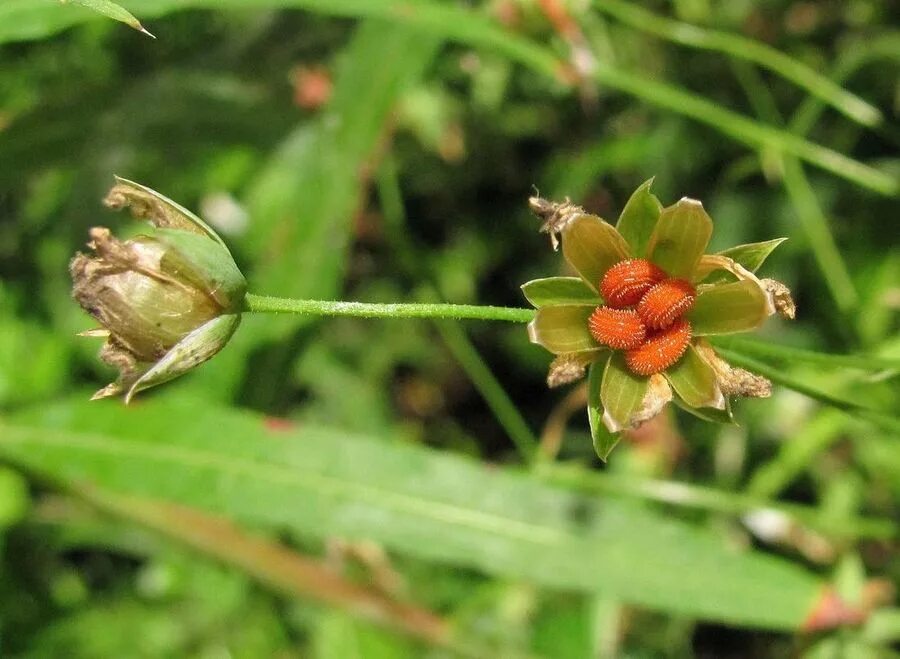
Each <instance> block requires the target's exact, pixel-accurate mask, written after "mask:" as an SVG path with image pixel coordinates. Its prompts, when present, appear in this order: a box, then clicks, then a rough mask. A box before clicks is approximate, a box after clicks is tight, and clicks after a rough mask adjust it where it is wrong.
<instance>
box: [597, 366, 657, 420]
mask: <svg viewBox="0 0 900 659" xmlns="http://www.w3.org/2000/svg"><path fill="white" fill-rule="evenodd" d="M649 384H650V380H649V378H645V377H641V376H639V375H635V374H634V373H632V372H631V371H630V370H629V369H628V367H627V366H626V365H625V358H624V357H623V356H622V353H621V352H615V353H613V354H612V356H611V357H610V358H609V362H607V364H606V370H605V371H604V373H603V382H602V383H601V385H600V400H601V402H602V403H603V423H604V424H605V425H606V427H607V429H608V430H609V431H610V432H618V431H620V430H622V429H624V428H628V427H630V426H631V425H632V420H633V418H634V416H635V414H636V413H637V411H638V410H640V409H641V404H642V403H643V402H644V395H645V394H646V393H647V389H648V388H649Z"/></svg>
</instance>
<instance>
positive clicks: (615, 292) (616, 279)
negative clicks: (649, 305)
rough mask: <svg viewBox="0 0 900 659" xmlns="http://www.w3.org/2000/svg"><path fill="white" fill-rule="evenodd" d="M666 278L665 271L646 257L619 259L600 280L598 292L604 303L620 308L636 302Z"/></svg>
mask: <svg viewBox="0 0 900 659" xmlns="http://www.w3.org/2000/svg"><path fill="white" fill-rule="evenodd" d="M665 278H666V273H665V272H663V271H662V270H661V269H660V268H659V267H658V266H656V265H654V264H652V263H650V261H647V260H646V259H627V260H625V261H619V262H618V263H616V264H615V265H614V266H613V267H611V268H610V269H609V270H607V271H606V274H605V275H603V279H602V280H601V281H600V294H601V295H602V296H603V299H604V300H606V304H607V305H609V306H611V307H613V308H616V309H621V308H624V307H630V306H633V305H635V304H637V303H638V302H639V301H640V300H641V297H643V295H644V293H646V292H647V291H648V290H650V288H651V287H652V286H653V285H654V284H656V283H658V282H660V281H662V280H663V279H665Z"/></svg>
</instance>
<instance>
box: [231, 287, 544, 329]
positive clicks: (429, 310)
mask: <svg viewBox="0 0 900 659" xmlns="http://www.w3.org/2000/svg"><path fill="white" fill-rule="evenodd" d="M244 310H245V311H249V312H253V313H293V314H301V315H308V316H356V317H359V318H432V319H434V318H443V319H456V320H463V319H466V320H503V321H508V322H511V323H527V322H528V321H530V320H531V319H532V318H533V317H534V311H532V310H531V309H519V308H515V307H492V306H482V305H477V304H431V303H406V304H400V303H386V304H379V303H369V302H342V301H340V300H295V299H292V298H287V297H271V296H268V295H254V294H253V293H248V294H247V297H246V299H245V303H244Z"/></svg>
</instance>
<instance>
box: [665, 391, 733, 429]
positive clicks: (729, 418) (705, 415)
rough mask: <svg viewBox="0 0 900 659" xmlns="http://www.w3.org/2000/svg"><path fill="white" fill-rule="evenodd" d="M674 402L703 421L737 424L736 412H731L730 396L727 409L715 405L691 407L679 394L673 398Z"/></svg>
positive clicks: (726, 404)
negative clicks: (717, 407)
mask: <svg viewBox="0 0 900 659" xmlns="http://www.w3.org/2000/svg"><path fill="white" fill-rule="evenodd" d="M672 402H673V403H675V405H677V406H678V407H679V408H681V409H682V410H684V411H685V412H687V413H688V414H690V415H692V416H695V417H697V418H698V419H701V420H703V421H709V422H711V423H720V424H722V425H732V426H734V425H737V421H735V420H734V414H732V412H731V400H730V399H729V398H726V399H725V409H723V410H719V409H716V408H714V407H691V406H690V405H688V404H686V403H685V402H684V401H683V400H681V399H680V398H679V397H678V396H675V397H674V398H672Z"/></svg>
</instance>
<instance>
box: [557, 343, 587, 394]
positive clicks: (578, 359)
mask: <svg viewBox="0 0 900 659" xmlns="http://www.w3.org/2000/svg"><path fill="white" fill-rule="evenodd" d="M592 360H593V357H592V356H591V355H590V354H585V353H577V352H573V353H567V354H563V355H558V356H557V357H556V358H555V359H554V360H553V361H552V362H550V369H549V370H548V371H547V386H548V387H550V388H551V389H555V388H556V387H561V386H563V385H566V384H570V383H572V382H576V381H578V380H580V379H581V378H583V377H584V373H585V369H587V367H588V365H589V364H590V363H591V361H592Z"/></svg>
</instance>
